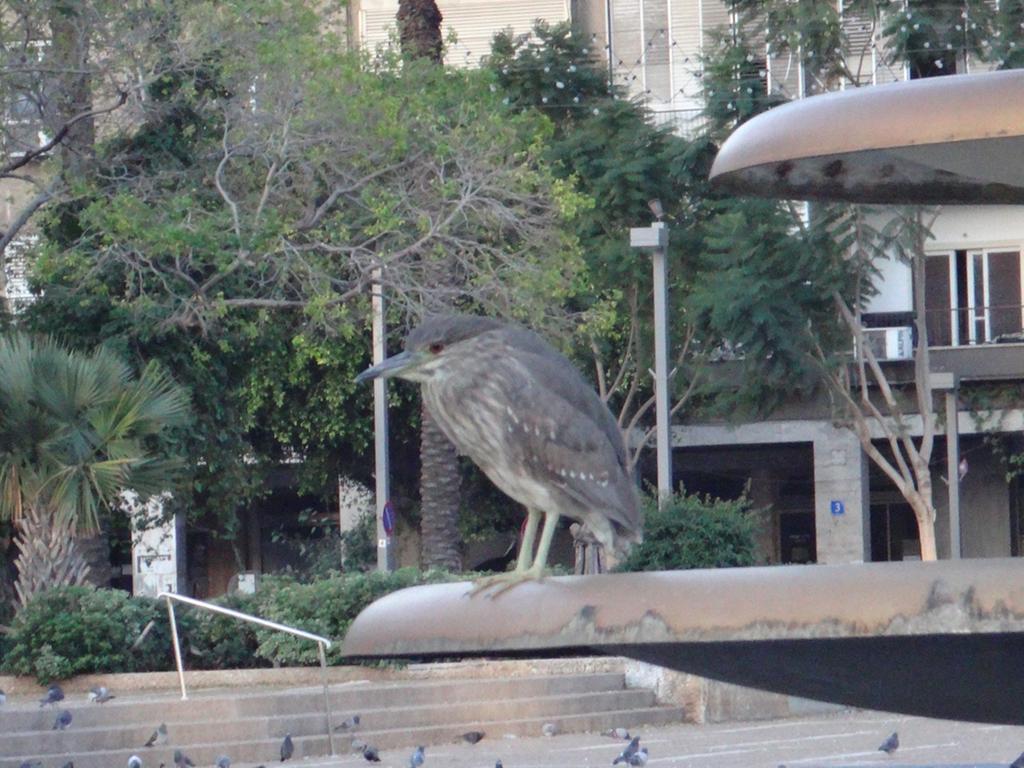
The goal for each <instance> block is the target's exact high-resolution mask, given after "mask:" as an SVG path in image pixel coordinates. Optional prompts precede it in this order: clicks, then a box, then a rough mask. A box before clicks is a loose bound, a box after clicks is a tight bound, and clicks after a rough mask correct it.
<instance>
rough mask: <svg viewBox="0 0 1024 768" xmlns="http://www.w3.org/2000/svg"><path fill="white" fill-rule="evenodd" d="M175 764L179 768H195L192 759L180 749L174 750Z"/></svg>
mask: <svg viewBox="0 0 1024 768" xmlns="http://www.w3.org/2000/svg"><path fill="white" fill-rule="evenodd" d="M174 764H175V765H176V766H177V768H195V763H193V762H192V759H191V758H190V757H189V756H188V755H186V754H185V753H184V752H182V751H181V750H180V749H176V750H174Z"/></svg>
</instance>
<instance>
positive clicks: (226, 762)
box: [217, 755, 231, 768]
mask: <svg viewBox="0 0 1024 768" xmlns="http://www.w3.org/2000/svg"><path fill="white" fill-rule="evenodd" d="M217 768H231V758H230V757H228V756H227V755H221V756H220V757H218V758H217Z"/></svg>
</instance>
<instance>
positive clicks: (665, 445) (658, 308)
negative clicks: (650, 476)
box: [629, 221, 672, 504]
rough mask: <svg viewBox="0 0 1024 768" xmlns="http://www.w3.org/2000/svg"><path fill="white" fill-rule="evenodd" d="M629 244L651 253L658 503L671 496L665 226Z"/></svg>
mask: <svg viewBox="0 0 1024 768" xmlns="http://www.w3.org/2000/svg"><path fill="white" fill-rule="evenodd" d="M629 244H630V245H631V246H632V247H634V248H644V249H650V250H651V261H652V268H653V277H654V418H655V439H656V444H657V453H658V503H659V504H664V503H665V502H666V501H667V500H668V499H669V498H670V497H671V495H672V442H671V423H670V421H669V399H670V398H669V388H668V266H667V255H668V225H667V224H666V223H665V222H663V221H656V222H654V223H653V224H652V225H651V226H649V227H634V228H632V229H630V230H629Z"/></svg>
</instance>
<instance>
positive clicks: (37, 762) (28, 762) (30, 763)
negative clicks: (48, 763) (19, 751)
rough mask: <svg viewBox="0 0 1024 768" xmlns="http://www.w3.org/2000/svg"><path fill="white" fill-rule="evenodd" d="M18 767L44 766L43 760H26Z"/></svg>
mask: <svg viewBox="0 0 1024 768" xmlns="http://www.w3.org/2000/svg"><path fill="white" fill-rule="evenodd" d="M18 768H43V761H42V760H26V761H25V762H24V763H22V764H21V765H19V766H18Z"/></svg>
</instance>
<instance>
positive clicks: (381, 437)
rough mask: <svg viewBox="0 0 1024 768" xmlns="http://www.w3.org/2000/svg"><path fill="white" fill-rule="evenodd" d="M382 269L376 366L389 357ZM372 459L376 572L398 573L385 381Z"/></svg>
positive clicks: (378, 389)
mask: <svg viewBox="0 0 1024 768" xmlns="http://www.w3.org/2000/svg"><path fill="white" fill-rule="evenodd" d="M380 275H381V272H380V268H379V267H378V268H376V269H375V270H374V274H373V278H374V282H373V286H372V288H371V291H372V303H373V364H374V365H377V364H378V363H380V362H382V361H383V360H384V358H385V357H387V332H386V329H385V327H384V289H383V287H382V286H381V284H380V282H379V281H380ZM373 457H374V468H375V470H374V471H375V473H376V497H377V570H378V571H393V570H395V555H394V551H393V549H394V548H393V547H392V546H391V537H390V536H388V534H387V532H386V531H385V530H384V505H385V504H387V503H388V500H389V499H390V498H391V476H390V469H389V466H388V390H387V382H386V381H385V380H384V378H383V377H378V378H376V379H374V380H373Z"/></svg>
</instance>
